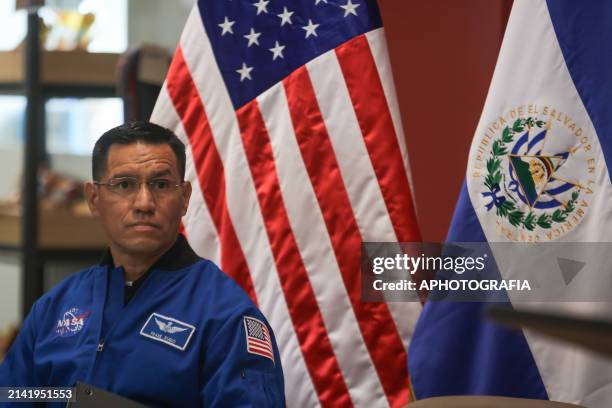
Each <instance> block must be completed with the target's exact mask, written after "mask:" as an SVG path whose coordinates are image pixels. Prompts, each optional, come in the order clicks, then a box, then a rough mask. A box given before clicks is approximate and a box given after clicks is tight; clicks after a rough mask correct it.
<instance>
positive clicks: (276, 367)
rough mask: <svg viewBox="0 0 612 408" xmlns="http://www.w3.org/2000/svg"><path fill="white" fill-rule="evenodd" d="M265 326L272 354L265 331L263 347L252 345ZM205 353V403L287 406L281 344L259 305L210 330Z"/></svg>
mask: <svg viewBox="0 0 612 408" xmlns="http://www.w3.org/2000/svg"><path fill="white" fill-rule="evenodd" d="M247 324H250V329H247ZM264 326H265V327H264ZM260 330H261V332H260ZM266 330H267V333H268V335H269V346H271V348H272V350H273V353H272V355H270V354H269V353H268V352H267V346H266V344H265V343H266V341H265V339H266V338H265V335H266V334H263V336H264V337H263V338H264V342H263V343H259V344H261V345H263V347H262V348H259V347H258V346H257V345H255V347H253V346H254V343H253V342H255V343H257V340H258V339H257V338H255V337H261V335H262V332H263V333H265V332H266ZM247 331H248V333H247ZM247 334H250V335H251V336H250V337H251V339H254V340H251V341H250V342H249V343H250V344H251V348H250V351H249V348H248V345H247V341H248V338H247ZM205 353H206V355H205V357H204V364H203V367H202V379H203V381H204V383H203V386H202V389H201V393H200V395H201V399H202V405H203V406H205V407H226V406H232V407H283V408H284V407H285V392H284V379H283V369H282V367H281V361H280V355H279V351H278V347H277V345H276V340H275V338H274V333H273V332H272V329H271V327H270V325H269V324H268V322H267V321H266V320H265V318H264V317H263V315H262V314H261V313H260V312H259V311H258V310H257V309H255V308H251V309H249V310H247V311H245V312H243V313H233V314H232V315H231V317H229V318H228V319H227V320H225V321H224V322H223V323H222V324H219V325H218V329H217V330H215V331H214V333H210V334H209V337H208V339H207V341H206V351H205Z"/></svg>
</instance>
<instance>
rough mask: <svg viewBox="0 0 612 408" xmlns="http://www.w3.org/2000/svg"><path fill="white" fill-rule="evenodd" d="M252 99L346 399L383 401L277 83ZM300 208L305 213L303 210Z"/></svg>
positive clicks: (368, 402) (358, 402) (360, 403)
mask: <svg viewBox="0 0 612 408" xmlns="http://www.w3.org/2000/svg"><path fill="white" fill-rule="evenodd" d="M257 101H258V103H259V107H260V111H261V113H262V116H263V118H264V122H265V124H266V128H267V129H268V133H269V135H270V140H271V144H272V151H273V153H274V160H275V165H276V169H277V172H278V178H279V183H280V186H281V190H282V194H283V199H284V202H285V207H286V210H287V214H288V216H289V220H290V223H291V229H292V230H293V233H294V236H295V239H296V242H297V246H298V248H299V251H300V254H301V256H302V259H303V261H304V264H305V266H306V270H307V272H308V276H309V279H310V283H311V285H312V288H313V291H314V293H315V297H316V300H317V303H318V305H319V309H320V310H321V315H322V316H323V320H324V322H325V326H326V328H327V332H328V335H329V339H330V342H331V344H332V347H333V350H334V353H335V354H336V358H337V360H338V364H339V366H340V369H341V370H342V373H343V376H344V378H345V381H346V384H347V387H348V388H349V393H350V394H351V399H352V400H353V403H354V404H355V405H356V406H369V405H371V404H381V403H383V404H384V403H386V397H385V394H384V391H383V389H382V386H381V384H380V382H379V380H378V376H377V375H376V374H375V372H376V371H375V368H374V366H373V364H372V361H371V359H370V356H369V353H368V350H367V348H366V346H365V344H364V341H363V338H362V336H361V332H360V329H359V326H358V324H357V320H356V318H355V314H354V313H353V309H352V306H351V304H350V301H349V298H348V294H347V292H346V289H345V287H344V282H343V280H342V276H341V274H340V269H339V266H338V263H337V260H336V258H335V254H334V251H333V247H332V244H331V240H330V237H329V235H328V232H327V228H326V226H325V221H324V219H323V215H322V214H321V212H320V210H318V209H319V204H318V201H317V198H316V195H315V193H314V190H313V187H312V184H311V182H310V178H309V176H308V173H307V171H306V168H305V165H304V163H303V161H302V156H301V153H300V149H299V146H298V144H297V140H296V136H295V132H294V129H293V125H292V121H291V116H290V113H289V110H288V105H287V98H286V94H285V91H284V87H283V85H282V83H278V84H276V85H274V86H273V87H272V88H270V89H268V90H267V91H266V92H264V93H263V94H262V95H260V96H259V97H258V98H257ZM305 208H307V209H308V211H304V209H305ZM355 256H358V254H355Z"/></svg>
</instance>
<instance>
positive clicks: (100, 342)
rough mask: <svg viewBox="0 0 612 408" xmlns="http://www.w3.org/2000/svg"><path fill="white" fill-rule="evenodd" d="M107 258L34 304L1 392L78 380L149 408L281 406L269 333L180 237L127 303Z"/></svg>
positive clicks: (1, 371)
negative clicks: (163, 407) (168, 407)
mask: <svg viewBox="0 0 612 408" xmlns="http://www.w3.org/2000/svg"><path fill="white" fill-rule="evenodd" d="M108 257H109V255H108V254H107V260H106V261H105V262H102V263H101V264H99V265H95V266H93V267H90V268H89V269H86V270H83V271H81V272H78V273H76V274H74V275H72V276H70V277H68V278H67V279H65V280H64V281H62V282H61V283H60V284H58V285H57V286H56V287H54V288H53V289H52V290H51V291H49V292H48V293H46V294H45V295H44V296H42V297H41V298H40V299H39V300H38V301H37V302H36V303H35V304H34V306H33V307H32V310H31V311H30V314H29V315H28V317H27V318H26V319H25V322H24V323H23V326H22V328H21V331H20V333H19V336H18V337H17V339H16V341H15V343H14V344H13V345H12V347H11V348H10V350H9V352H8V354H7V356H6V358H5V360H4V362H3V363H2V364H1V365H0V386H5V387H6V386H54V387H60V386H61V387H70V386H74V384H75V383H76V382H77V381H81V382H85V383H88V384H92V385H94V386H96V387H100V388H103V389H106V390H109V391H111V392H114V393H116V394H120V395H122V396H125V397H127V398H130V399H133V400H135V401H138V402H141V403H143V404H145V405H148V406H172V407H197V406H206V407H209V406H223V407H284V406H285V396H284V381H283V372H282V367H281V361H280V355H279V352H278V348H277V346H276V341H275V340H274V334H273V333H272V329H271V328H270V326H269V325H268V323H267V322H266V320H265V318H264V316H263V315H262V314H261V312H260V311H259V310H258V309H257V308H256V307H255V305H254V304H253V303H252V302H251V300H250V299H249V298H248V296H247V295H246V294H245V292H244V291H243V290H242V289H241V288H240V287H239V286H238V285H237V284H236V283H235V282H234V281H233V280H231V279H230V278H229V277H227V276H226V275H225V274H224V273H223V272H221V271H220V270H219V269H218V268H217V267H216V266H215V265H214V264H213V263H212V262H210V261H208V260H205V259H202V258H199V257H197V255H195V253H194V252H193V251H192V249H191V248H190V247H189V245H188V244H187V241H186V240H185V239H184V238H183V237H182V236H179V239H178V240H177V243H176V244H175V245H174V246H173V247H172V248H171V249H170V250H169V251H168V252H167V253H166V254H164V256H162V257H161V258H160V260H159V261H158V262H156V264H155V265H153V266H152V267H151V269H150V271H149V273H148V275H147V277H146V278H145V279H144V281H143V282H142V285H141V286H140V287H139V288H138V290H137V292H136V293H135V295H134V297H133V298H132V299H131V300H130V301H129V302H128V303H127V304H125V305H124V285H125V282H124V273H123V268H121V267H119V268H114V266H113V263H112V258H111V260H110V261H109V260H108ZM51 405H55V404H51ZM0 406H3V404H2V403H0ZM15 406H18V407H24V406H26V404H23V403H20V404H15ZM58 406H63V404H58Z"/></svg>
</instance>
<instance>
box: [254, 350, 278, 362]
mask: <svg viewBox="0 0 612 408" xmlns="http://www.w3.org/2000/svg"><path fill="white" fill-rule="evenodd" d="M248 351H249V352H250V353H252V354H258V355H260V356H263V357H266V358H269V359H270V360H272V361H274V356H273V355H272V354H271V353H269V352H267V351H264V350H256V349H254V348H252V347H249V350H248Z"/></svg>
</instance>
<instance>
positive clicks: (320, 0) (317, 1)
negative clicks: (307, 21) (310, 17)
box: [315, 0, 327, 6]
mask: <svg viewBox="0 0 612 408" xmlns="http://www.w3.org/2000/svg"><path fill="white" fill-rule="evenodd" d="M321 2H323V3H325V4H327V0H315V6H316V5H317V4H319V3H321Z"/></svg>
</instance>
